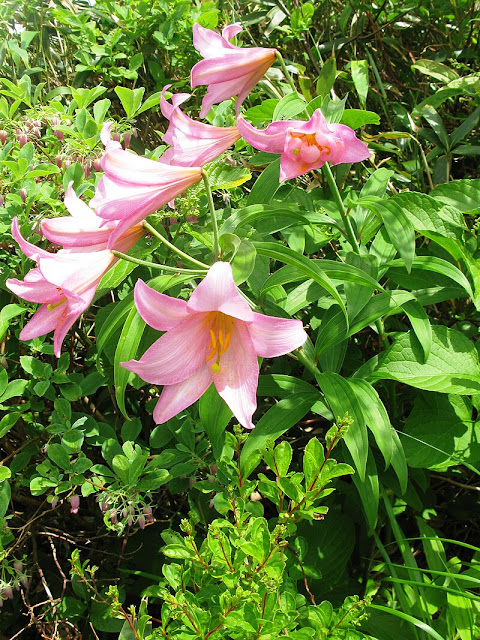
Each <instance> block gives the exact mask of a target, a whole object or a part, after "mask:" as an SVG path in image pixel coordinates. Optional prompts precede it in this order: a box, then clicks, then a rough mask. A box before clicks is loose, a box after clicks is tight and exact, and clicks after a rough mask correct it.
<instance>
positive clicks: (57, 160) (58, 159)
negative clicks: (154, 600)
mask: <svg viewBox="0 0 480 640" xmlns="http://www.w3.org/2000/svg"><path fill="white" fill-rule="evenodd" d="M55 164H56V165H57V167H58V168H59V169H61V168H62V166H63V158H62V156H57V157H56V158H55Z"/></svg>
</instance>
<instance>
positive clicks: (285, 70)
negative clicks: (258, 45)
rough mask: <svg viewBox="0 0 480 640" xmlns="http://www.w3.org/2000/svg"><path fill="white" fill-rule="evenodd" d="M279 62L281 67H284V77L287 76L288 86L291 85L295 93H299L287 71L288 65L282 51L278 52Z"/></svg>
mask: <svg viewBox="0 0 480 640" xmlns="http://www.w3.org/2000/svg"><path fill="white" fill-rule="evenodd" d="M277 60H278V62H279V63H280V66H281V67H282V71H283V75H284V76H285V78H286V80H287V82H288V84H289V85H290V88H291V90H292V91H294V92H295V93H298V92H297V87H296V86H295V83H294V81H293V78H292V76H291V75H290V71H289V70H288V69H287V65H286V64H285V60H284V59H283V57H282V54H281V53H280V51H277Z"/></svg>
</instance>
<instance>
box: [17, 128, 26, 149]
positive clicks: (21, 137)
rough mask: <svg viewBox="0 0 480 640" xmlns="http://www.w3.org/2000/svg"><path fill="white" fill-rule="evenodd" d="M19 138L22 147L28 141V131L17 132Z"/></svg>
mask: <svg viewBox="0 0 480 640" xmlns="http://www.w3.org/2000/svg"><path fill="white" fill-rule="evenodd" d="M17 131H18V130H17ZM17 140H18V144H19V145H20V149H21V148H22V147H24V146H25V145H26V144H27V142H28V137H27V134H26V133H17Z"/></svg>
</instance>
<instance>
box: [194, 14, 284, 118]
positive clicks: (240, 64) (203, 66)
mask: <svg viewBox="0 0 480 640" xmlns="http://www.w3.org/2000/svg"><path fill="white" fill-rule="evenodd" d="M240 31H243V29H242V26H241V25H240V24H230V25H227V26H226V27H225V28H224V29H223V31H222V35H219V34H218V33H215V31H211V30H210V29H205V28H204V27H202V26H200V25H199V24H194V25H193V46H194V47H195V49H197V51H199V52H200V55H201V56H203V58H204V60H200V62H197V64H196V65H195V66H194V67H193V68H192V72H191V84H192V87H198V86H199V85H201V84H206V85H208V89H207V94H206V96H205V97H204V98H203V102H202V110H201V111H200V117H201V118H205V116H206V115H207V113H208V112H209V111H210V109H211V107H212V105H213V104H218V103H219V102H222V101H223V100H228V98H232V97H233V96H237V101H236V103H235V110H236V113H237V115H238V112H239V110H240V107H241V105H242V102H243V101H244V100H245V98H246V97H247V95H248V94H249V93H250V91H251V90H252V89H253V87H254V86H255V85H256V84H257V82H258V81H259V80H260V79H261V78H262V76H263V75H264V74H265V72H266V71H267V69H269V67H270V66H271V65H272V64H273V63H274V62H275V58H276V53H277V52H276V50H275V49H265V48H264V47H249V48H246V47H236V46H235V45H234V44H231V43H230V42H229V41H230V40H231V39H232V38H233V37H234V36H235V35H237V33H240Z"/></svg>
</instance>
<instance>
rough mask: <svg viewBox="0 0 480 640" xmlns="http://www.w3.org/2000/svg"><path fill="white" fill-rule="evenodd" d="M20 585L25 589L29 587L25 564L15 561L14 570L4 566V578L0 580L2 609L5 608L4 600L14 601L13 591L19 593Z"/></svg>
mask: <svg viewBox="0 0 480 640" xmlns="http://www.w3.org/2000/svg"><path fill="white" fill-rule="evenodd" d="M7 574H9V575H7ZM20 585H22V586H23V587H25V589H26V588H27V586H28V577H27V574H26V573H25V570H24V567H23V563H22V562H21V561H20V560H15V561H14V563H13V568H11V567H10V566H8V567H7V566H6V565H4V566H3V567H2V577H1V578H0V607H3V601H4V600H13V590H14V589H15V590H17V591H18V590H19V589H20Z"/></svg>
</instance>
